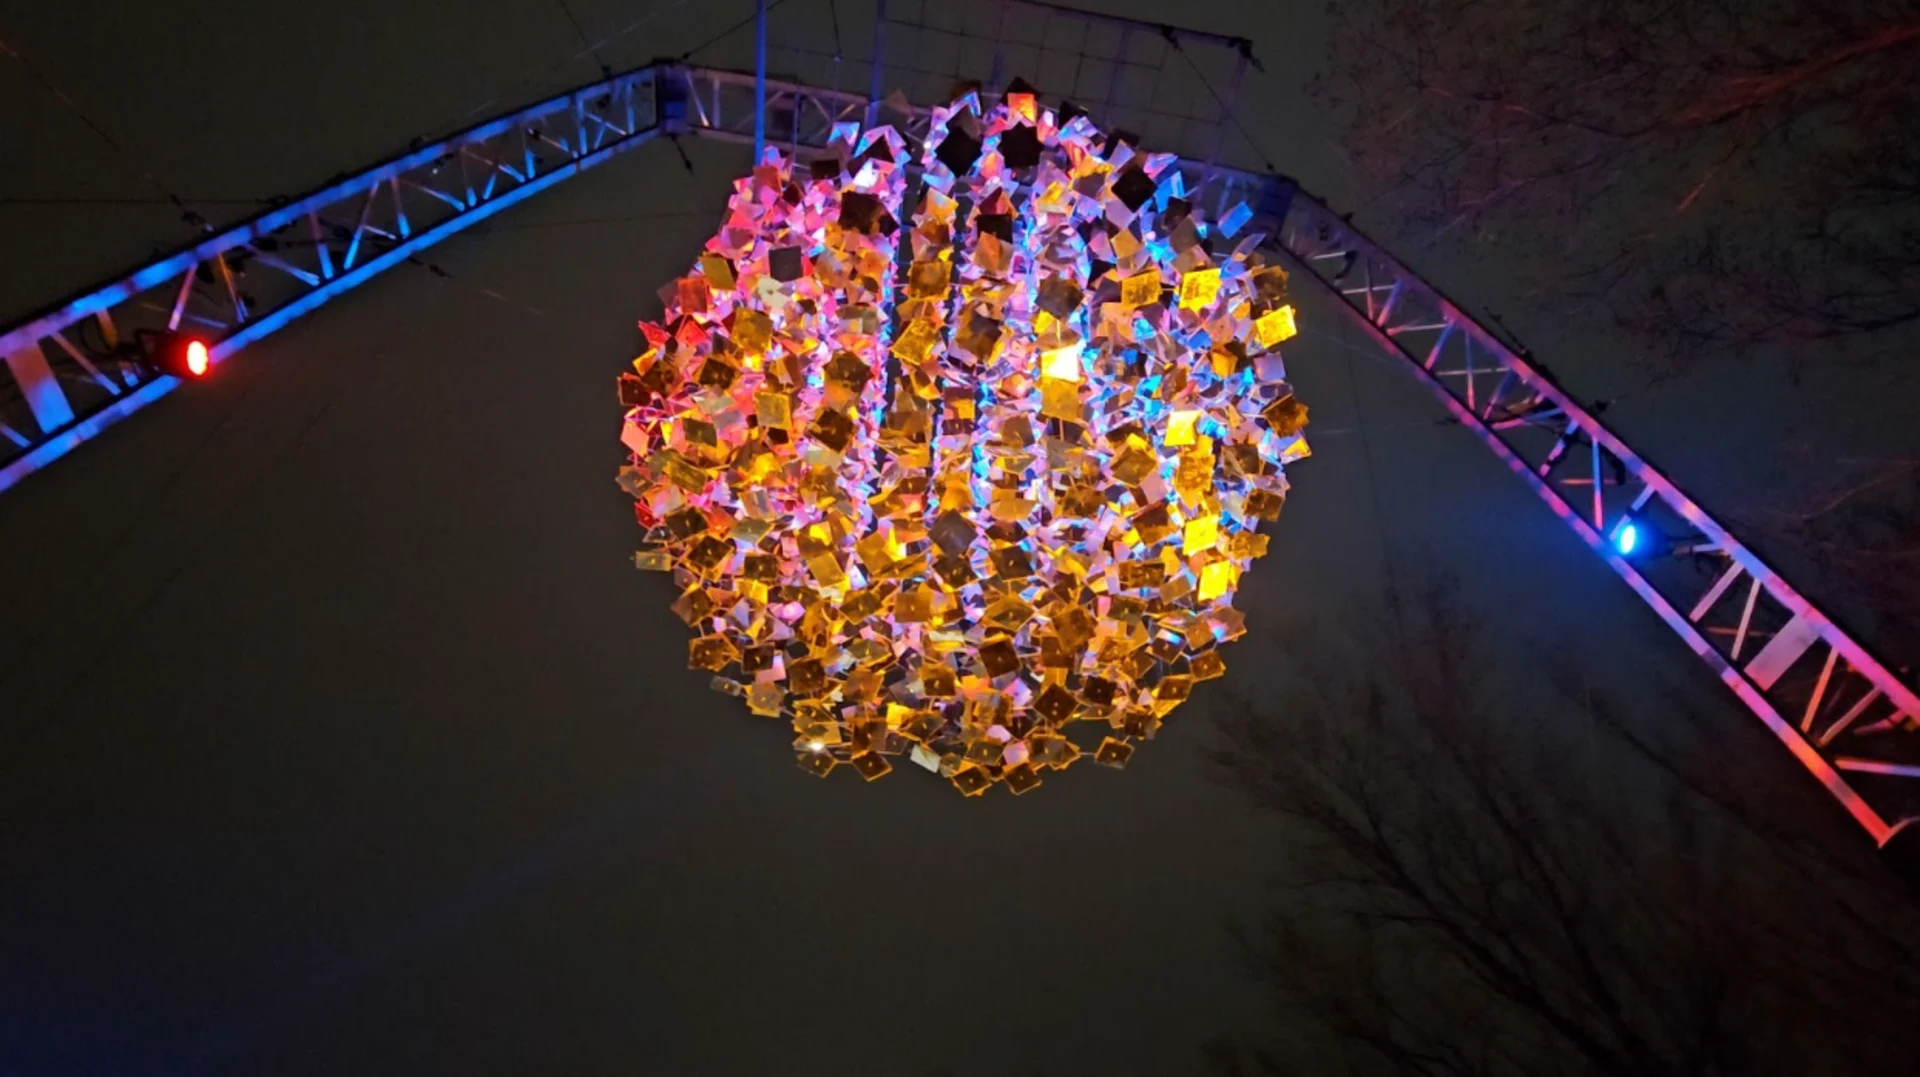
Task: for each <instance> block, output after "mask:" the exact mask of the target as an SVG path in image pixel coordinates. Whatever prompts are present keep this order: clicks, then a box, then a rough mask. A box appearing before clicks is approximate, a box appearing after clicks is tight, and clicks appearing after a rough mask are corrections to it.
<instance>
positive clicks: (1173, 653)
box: [619, 93, 1307, 795]
mask: <svg viewBox="0 0 1920 1077" xmlns="http://www.w3.org/2000/svg"><path fill="white" fill-rule="evenodd" d="M925 145H926V152H925V154H924V157H923V159H922V160H920V161H919V162H918V164H919V166H920V168H919V173H920V174H919V177H918V179H917V180H916V179H910V177H909V171H910V169H909V165H910V163H912V162H910V160H909V157H908V151H907V148H906V143H905V142H904V140H903V139H902V138H901V137H900V136H899V135H898V134H897V133H896V132H894V131H893V130H892V129H890V128H885V127H882V128H876V129H871V130H868V131H865V132H861V131H858V130H857V129H856V128H854V127H853V126H851V125H846V126H843V127H842V128H840V129H838V130H836V132H835V138H834V140H833V142H832V144H831V146H830V147H829V149H828V150H827V152H826V153H825V154H823V155H822V156H821V157H820V158H819V159H818V160H816V161H814V162H812V163H810V164H807V165H796V164H794V163H793V162H790V161H789V160H787V159H786V158H785V157H783V156H782V155H781V154H780V153H779V152H778V151H777V150H769V151H768V152H767V155H766V157H765V159H764V160H763V162H762V163H761V164H760V166H759V167H757V168H755V169H754V171H753V174H752V175H750V176H748V177H746V178H744V179H742V180H739V181H738V182H737V183H736V184H735V186H734V193H733V197H732V199H731V201H730V203H729V206H728V212H727V217H726V220H725V221H724V222H723V223H722V225H721V228H720V231H719V233H718V234H717V235H715V236H714V238H713V239H712V240H711V241H709V242H708V244H707V247H706V250H705V252H704V253H703V254H702V255H701V256H700V258H699V260H698V263H697V265H696V266H695V267H694V268H693V270H692V271H691V272H690V273H688V274H687V275H686V276H685V277H682V278H680V279H679V280H678V281H677V282H675V283H674V284H673V285H672V286H670V288H669V289H667V290H666V292H665V293H664V294H665V295H666V299H667V301H666V310H665V312H664V314H663V315H662V317H661V318H660V319H659V320H658V321H649V322H642V323H641V326H640V328H641V330H642V332H643V333H644V335H645V338H646V350H645V353H644V354H642V355H641V356H640V357H639V358H638V359H636V360H634V364H633V367H634V369H633V373H631V374H623V375H622V376H621V378H620V398H621V402H622V404H623V405H624V406H625V407H626V409H627V410H626V415H625V419H624V422H623V426H622V436H621V441H622V443H623V444H624V445H625V446H626V448H627V450H628V452H629V454H630V457H629V462H628V465H627V466H626V467H624V468H622V469H621V471H620V475H619V480H620V483H621V486H622V488H623V489H625V490H626V491H627V492H628V493H629V494H631V495H632V496H633V497H634V499H635V511H636V515H637V516H638V519H639V522H640V524H641V526H642V527H643V528H644V529H645V539H646V546H645V548H643V549H642V551H641V552H640V553H638V554H636V555H635V563H636V564H637V565H638V566H639V567H641V568H648V569H656V570H661V571H667V572H671V573H672V574H673V577H674V579H675V581H676V583H677V584H678V585H679V587H680V589H681V594H680V597H679V599H678V600H677V601H676V602H675V603H674V607H673V608H674V611H675V612H676V613H677V614H679V615H680V617H681V618H682V619H684V620H685V621H686V623H687V624H688V625H689V626H690V627H691V628H692V630H693V639H692V642H691V644H690V649H689V654H690V658H691V663H692V665H693V666H695V667H697V668H703V669H707V670H711V671H712V672H713V673H714V674H715V675H716V676H715V679H714V681H715V685H716V687H718V688H720V689H721V690H722V691H725V692H727V693H729V694H732V695H736V696H740V697H743V698H744V700H745V703H746V706H747V708H748V709H749V710H751V711H752V712H753V713H755V714H758V715H764V716H766V717H769V718H776V719H781V720H784V721H785V722H787V723H788V724H790V726H791V730H792V736H793V747H794V749H795V752H796V755H797V758H798V760H799V763H800V765H801V766H802V767H804V768H806V769H807V770H810V771H812V772H814V773H816V774H820V775H825V774H827V773H829V772H831V771H832V770H834V769H835V768H836V767H838V766H839V765H841V764H843V763H846V764H850V765H851V766H852V767H853V768H854V769H855V770H856V771H858V772H859V773H860V774H862V775H864V776H865V777H867V778H868V779H869V780H871V779H874V778H877V777H880V776H881V775H883V774H886V773H888V772H889V771H890V770H891V769H892V766H893V763H894V761H897V760H901V759H908V760H911V761H912V762H914V763H917V764H919V765H921V766H923V767H925V768H926V769H928V770H931V771H936V772H938V773H939V774H941V775H943V776H945V777H946V778H948V779H949V780H951V781H952V783H953V784H954V785H955V786H956V787H957V788H959V789H960V790H961V791H962V792H963V793H966V794H968V795H976V794H979V793H982V792H984V791H986V790H987V789H988V788H990V787H992V786H993V785H995V784H1004V785H1006V786H1007V787H1008V788H1009V789H1010V790H1012V791H1013V792H1014V793H1016V794H1017V793H1024V792H1026V791H1028V790H1030V789H1032V788H1034V787H1036V786H1038V785H1039V784H1040V783H1041V780H1042V777H1043V775H1044V773H1045V772H1046V771H1049V770H1056V769H1061V768H1064V767H1066V766H1068V765H1069V764H1071V763H1073V762H1074V761H1075V760H1077V759H1079V758H1082V757H1083V756H1086V755H1090V756H1092V757H1093V758H1094V759H1095V760H1096V761H1098V762H1101V763H1105V764H1108V765H1110V766H1116V767H1117V766H1122V765H1124V764H1125V763H1126V761H1127V759H1128V757H1129V756H1130V755H1131V754H1132V752H1133V750H1134V745H1135V744H1136V743H1137V742H1139V741H1141V740H1144V739H1147V738H1150V737H1152V736H1153V735H1154V733H1155V732H1156V731H1157V730H1158V728H1159V726H1160V724H1161V722H1162V720H1163V719H1164V718H1165V717H1166V716H1167V714H1168V713H1169V712H1170V711H1172V710H1173V709H1174V708H1175V707H1177V706H1178V705H1179V704H1180V703H1181V701H1183V700H1185V699H1186V698H1187V696H1188V694H1189V693H1190V692H1191V691H1192V690H1193V687H1194V685H1195V684H1196V683H1197V682H1200V681H1205V680H1209V679H1212V678H1215V677H1218V676H1220V675H1221V673H1222V672H1223V671H1224V670H1225V663H1224V662H1223V660H1222V658H1221V656H1220V650H1219V648H1220V645H1221V644H1223V643H1226V642H1227V641H1229V640H1232V639H1235V638H1236V637H1238V636H1239V635H1241V634H1242V632H1243V631H1244V626H1243V620H1242V617H1241V615H1240V614H1239V613H1238V612H1237V611H1236V610H1234V608H1233V605H1232V602H1233V596H1234V593H1235V590H1236V588H1237V587H1238V584H1239V580H1240V576H1241V574H1242V573H1243V572H1245V571H1246V569H1247V567H1248V566H1249V565H1250V564H1251V562H1252V561H1253V559H1255V558H1257V557H1259V556H1261V555H1263V554H1264V553H1265V552H1266V545H1267V540H1266V538H1265V537H1264V536H1262V535H1260V534H1258V532H1257V528H1258V524H1259V522H1260V521H1261V520H1271V519H1274V518H1275V517H1277V516H1278V514H1279V511H1280V506H1281V504H1282V502H1283V501H1284V499H1285V496H1286V491H1287V483H1286V477H1285V474H1284V471H1283V468H1284V466H1285V465H1286V464H1287V463H1289V462H1292V461H1293V460H1296V459H1299V458H1300V457H1302V456H1304V455H1306V451H1307V450H1306V445H1305V442H1304V441H1303V440H1302V439H1301V437H1300V433H1301V428H1302V427H1303V426H1304V425H1305V424H1306V417H1307V413H1306V408H1305V407H1304V406H1303V405H1301V404H1300V403H1298V402H1297V401H1296V400H1295V399H1294V396H1293V393H1292V391H1291V389H1290V388H1289V387H1288V385H1287V384H1286V382H1285V380H1284V369H1283V367H1282V365H1281V362H1280V357H1279V354H1278V352H1277V351H1276V348H1277V346H1278V345H1279V344H1280V343H1281V342H1283V341H1285V340H1286V339H1288V338H1290V337H1291V336H1293V334H1294V331H1295V330H1294V311H1293V307H1292V306H1291V305H1289V304H1288V303H1287V301H1286V277H1285V274H1284V273H1282V272H1281V271H1280V270H1279V269H1278V268H1276V267H1272V266H1268V265H1265V264H1264V263H1263V262H1262V260H1261V258H1260V256H1259V254H1258V253H1257V248H1258V247H1259V244H1260V237H1258V236H1251V235H1249V236H1237V237H1236V236H1235V235H1234V234H1233V233H1234V232H1235V231H1237V230H1238V229H1239V228H1240V227H1241V226H1243V225H1244V223H1245V217H1246V214H1244V213H1239V214H1230V215H1228V217H1227V220H1226V221H1225V222H1221V223H1214V224H1209V223H1208V222H1206V221H1204V220H1202V219H1201V216H1200V213H1199V211H1198V210H1196V209H1194V208H1193V207H1192V206H1191V205H1189V204H1188V203H1187V201H1186V200H1185V199H1183V198H1182V197H1181V195H1182V193H1183V189H1182V186H1181V179H1180V177H1179V175H1178V171H1177V167H1176V164H1177V162H1176V160H1175V159H1174V158H1173V157H1171V156H1167V155H1158V154H1141V153H1139V152H1137V151H1135V150H1134V149H1133V148H1132V147H1131V146H1130V145H1128V144H1127V143H1125V142H1123V141H1119V140H1113V139H1106V138H1103V137H1102V136H1101V134H1100V132H1099V131H1098V130H1097V129H1095V128H1094V126H1093V125H1092V124H1091V123H1090V122H1089V121H1088V120H1087V119H1086V118H1085V117H1077V118H1074V119H1072V120H1071V121H1069V122H1067V123H1065V124H1062V123H1060V122H1059V119H1058V117H1057V115H1056V114H1055V113H1054V112H1053V111H1051V110H1048V109H1045V108H1043V107H1041V106H1040V105H1039V104H1038V103H1037V102H1036V101H1035V100H1034V98H1033V97H1032V96H1030V95H1026V94H1017V93H1016V94H1009V95H1008V96H1007V99H1006V102H1005V103H1004V104H1001V105H999V106H996V107H994V108H992V109H991V110H983V109H982V108H981V105H980V103H979V99H978V97H977V96H974V95H969V96H968V97H966V98H963V99H961V100H960V101H958V102H955V103H954V104H953V105H952V106H950V107H948V108H946V109H941V110H937V111H936V112H935V115H934V122H933V126H932V129H931V132H930V134H929V136H928V138H927V139H926V143H925ZM910 189H912V190H914V191H915V192H916V193H915V194H914V195H913V201H912V205H911V207H910V211H909V206H908V201H909V196H908V191H909V190H910Z"/></svg>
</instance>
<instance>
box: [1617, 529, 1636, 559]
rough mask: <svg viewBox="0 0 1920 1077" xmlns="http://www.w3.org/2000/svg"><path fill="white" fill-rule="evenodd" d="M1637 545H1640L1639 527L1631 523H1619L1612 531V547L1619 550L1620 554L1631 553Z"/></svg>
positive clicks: (1625, 555) (1623, 555)
mask: <svg viewBox="0 0 1920 1077" xmlns="http://www.w3.org/2000/svg"><path fill="white" fill-rule="evenodd" d="M1638 545H1640V529H1639V528H1638V527H1636V526H1634V525H1633V524H1631V523H1625V524H1621V525H1620V526H1619V528H1618V529H1616V530H1615V531H1614V533H1613V548H1614V549H1616V550H1618V551H1620V556H1622V557H1627V556H1629V555H1631V554H1632V553H1633V550H1634V547H1636V546H1638Z"/></svg>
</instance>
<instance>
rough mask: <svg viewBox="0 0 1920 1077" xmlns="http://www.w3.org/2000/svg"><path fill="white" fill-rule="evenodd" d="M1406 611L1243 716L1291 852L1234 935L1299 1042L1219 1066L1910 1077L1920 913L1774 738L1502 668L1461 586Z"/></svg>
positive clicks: (1247, 1050)
mask: <svg viewBox="0 0 1920 1077" xmlns="http://www.w3.org/2000/svg"><path fill="white" fill-rule="evenodd" d="M1409 618H1410V619H1411V620H1412V621H1413V622H1415V623H1414V624H1411V625H1409V626H1408V628H1407V630H1406V631H1405V633H1404V634H1396V636H1395V637H1394V641H1391V642H1388V641H1383V642H1381V643H1380V644H1379V645H1378V646H1374V647H1370V648H1363V650H1362V651H1361V653H1359V654H1357V655H1348V656H1345V657H1344V658H1342V657H1341V656H1338V655H1334V654H1332V653H1330V650H1329V648H1327V647H1326V646H1324V645H1319V644H1315V643H1312V642H1309V641H1302V642H1301V644H1300V646H1299V648H1298V653H1300V655H1301V659H1300V662H1299V665H1300V668H1301V669H1303V670H1309V671H1311V672H1303V673H1302V674H1301V675H1300V676H1299V677H1298V678H1297V683H1294V684H1292V685H1290V686H1289V688H1288V690H1287V691H1284V692H1278V693H1271V694H1270V697H1271V698H1274V699H1278V700H1284V701H1285V702H1284V703H1276V704H1274V705H1271V706H1267V705H1254V704H1252V703H1244V704H1242V705H1241V706H1240V707H1239V708H1238V709H1237V711H1236V712H1235V713H1234V714H1233V715H1232V716H1231V717H1230V719H1229V720H1228V721H1227V722H1226V731H1227V739H1226V740H1225V741H1224V742H1223V743H1222V745H1221V746H1220V749H1219V750H1218V752H1217V753H1216V762H1217V764H1218V766H1219V772H1220V774H1221V775H1222V776H1223V777H1224V778H1225V779H1227V780H1229V781H1230V782H1232V783H1233V784H1234V785H1236V786H1238V787H1239V788H1241V789H1243V790H1245V791H1246V792H1247V793H1248V794H1250V796H1251V797H1252V799H1253V800H1254V802H1255V803H1256V804H1258V805H1259V806H1260V807H1261V808H1263V809H1266V810H1268V811H1271V812H1274V813H1276V814H1277V815H1278V816H1280V817H1281V818H1282V819H1284V820H1285V821H1286V822H1287V823H1288V824H1289V830H1290V833H1291V834H1292V835H1293V837H1294V839H1295V840H1293V841H1291V842H1290V843H1288V844H1287V846H1286V848H1287V853H1286V856H1285V862H1284V864H1283V865H1282V869H1281V871H1282V874H1281V876H1280V878H1279V881H1278V882H1277V884H1276V891H1275V893H1276V903H1275V905H1274V906H1273V908H1272V910H1271V913H1270V914H1269V915H1267V916H1266V917H1265V918H1264V919H1263V920H1262V921H1261V922H1259V923H1256V924H1253V925H1251V926H1249V927H1246V928H1245V929H1244V930H1243V931H1242V939H1243V941H1244V942H1245V944H1246V946H1247V952H1248V954H1249V956H1250V958H1251V961H1252V967H1253V969H1254V971H1255V973H1256V974H1257V975H1258V976H1260V977H1261V978H1262V979H1264V980H1265V981H1266V982H1268V983H1270V984H1271V985H1272V987H1273V989H1274V991H1275V993H1276V1001H1277V1002H1278V1003H1279V1007H1278V1010H1277V1017H1278V1019H1279V1020H1280V1021H1281V1022H1282V1023H1283V1024H1285V1025H1286V1026H1288V1027H1284V1028H1282V1029H1277V1030H1276V1032H1275V1034H1274V1035H1273V1036H1272V1037H1271V1039H1270V1041H1269V1042H1262V1043H1235V1042H1227V1041H1223V1042H1222V1043H1219V1044H1215V1045H1214V1050H1213V1054H1214V1062H1215V1063H1216V1065H1217V1067H1218V1068H1219V1069H1220V1070H1221V1071H1222V1072H1226V1073H1233V1074H1238V1075H1244V1074H1254V1073H1259V1074H1283V1073H1284V1074H1296V1073H1297V1074H1319V1073H1329V1072H1351V1073H1373V1072H1398V1073H1413V1074H1423V1075H1431V1077H1451V1075H1467V1074H1475V1075H1488V1077H1506V1075H1515V1077H1519V1075H1527V1077H1543V1075H1559V1074H1565V1075H1593V1074H1608V1075H1614V1074H1618V1075H1628V1074H1631V1075H1646V1077H1652V1075H1674V1077H1679V1075H1683V1074H1684V1075H1691V1077H1698V1075H1715V1077H1737V1075H1741V1077H1743V1075H1771V1074H1781V1075H1787V1074H1793V1075H1805V1074H1816V1073H1819V1074H1826V1073H1833V1074H1842V1073H1844V1074H1849V1075H1861V1077H1865V1075H1877V1074H1888V1075H1892V1074H1911V1073H1912V1072H1914V1070H1913V1066H1914V1064H1915V1060H1916V1059H1920V1027H1916V1024H1917V1023H1916V1022H1915V1021H1914V1020H1913V1014H1914V1013H1915V1012H1917V1010H1916V1008H1917V1007H1920V961H1916V958H1920V915H1917V914H1916V911H1915V908H1914V906H1913V904H1912V903H1911V895H1910V894H1908V893H1907V892H1905V891H1904V890H1902V889H1901V888H1899V887H1898V886H1897V885H1895V884H1894V883H1893V881H1892V880H1891V879H1890V878H1888V877H1887V876H1886V874H1885V873H1884V871H1883V869H1882V868H1881V866H1880V865H1879V864H1878V863H1876V862H1875V861H1874V860H1873V857H1872V854H1871V853H1870V852H1868V851H1867V850H1866V848H1865V846H1866V843H1865V842H1864V841H1862V840H1861V839H1860V837H1859V835H1857V834H1855V833H1852V832H1850V831H1849V830H1848V829H1847V828H1846V825H1845V824H1844V822H1843V821H1841V820H1840V819H1838V818H1837V815H1838V813H1837V812H1835V811H1834V810H1833V809H1832V806H1831V805H1827V804H1824V803H1822V802H1821V801H1819V800H1818V798H1817V797H1815V796H1811V795H1807V794H1809V790H1810V787H1809V786H1808V785H1807V784H1806V783H1805V780H1804V778H1802V777H1801V776H1800V775H1799V772H1798V771H1797V770H1796V769H1795V768H1793V767H1792V765H1791V763H1790V761H1789V760H1788V759H1787V758H1786V757H1785V755H1784V753H1782V752H1780V751H1779V750H1778V749H1777V747H1776V746H1775V745H1774V743H1773V742H1772V740H1771V738H1770V737H1767V736H1766V735H1765V734H1764V733H1763V732H1761V731H1758V730H1749V729H1746V728H1744V727H1733V726H1734V723H1737V722H1738V721H1739V719H1737V718H1734V717H1732V716H1730V715H1725V714H1722V715H1714V716H1712V717H1711V718H1708V717H1702V716H1697V715H1695V714H1692V713H1689V712H1688V711H1687V710H1686V709H1685V708H1684V705H1683V704H1678V703H1676V704H1673V705H1672V706H1670V707H1667V708H1663V709H1662V710H1661V712H1659V713H1649V712H1646V711H1644V710H1640V711H1636V712H1634V714H1633V715H1632V720H1631V721H1628V720H1626V719H1625V718H1624V717H1623V716H1622V715H1619V714H1616V713H1614V711H1613V710H1612V709H1611V708H1610V705H1609V704H1608V703H1607V702H1606V700H1605V698H1604V697H1603V696H1599V695H1595V694H1593V693H1590V692H1588V691H1587V690H1586V689H1585V687H1584V686H1581V685H1579V684H1577V683H1573V682H1564V683H1561V684H1559V685H1557V686H1556V685H1551V684H1547V683H1545V681H1546V680H1547V679H1546V678H1540V677H1537V676H1536V677H1534V678H1533V679H1532V680H1529V679H1527V678H1526V677H1524V676H1516V675H1514V674H1513V673H1512V672H1510V671H1509V672H1502V673H1499V675H1496V670H1495V669H1494V668H1493V667H1492V666H1490V665H1489V663H1488V662H1487V661H1486V660H1485V656H1484V655H1483V653H1482V652H1481V650H1480V647H1479V643H1478V636H1477V633H1476V632H1475V631H1474V629H1473V626H1472V625H1471V624H1470V623H1469V622H1468V621H1467V620H1466V619H1465V618H1463V617H1462V616H1461V615H1460V614H1459V613H1458V612H1457V610H1456V608H1455V606H1454V605H1453V604H1452V603H1451V602H1450V601H1448V600H1447V599H1446V597H1445V595H1444V592H1441V593H1438V594H1436V595H1433V596H1429V597H1428V598H1426V599H1424V600H1422V601H1420V602H1417V603H1414V604H1413V608H1412V609H1411V610H1410V611H1409ZM1511 665H1512V663H1509V666H1511ZM1342 669H1346V670H1351V671H1354V672H1353V675H1352V676H1348V677H1343V676H1342V675H1341V673H1340V672H1339V671H1340V670H1342ZM1730 727H1732V728H1730ZM1649 729H1654V730H1660V731H1662V735H1661V736H1653V735H1650V734H1649V733H1648V732H1647V731H1648V730H1649ZM1681 730H1685V731H1686V732H1688V733H1689V734H1690V735H1692V736H1693V738H1694V739H1693V741H1692V747H1691V748H1690V749H1689V748H1686V747H1683V746H1677V745H1676V744H1675V743H1673V741H1674V740H1675V739H1676V738H1674V737H1671V736H1667V735H1666V734H1673V733H1676V732H1678V731H1681ZM1743 733H1751V734H1752V735H1751V736H1740V735H1736V734H1743ZM1856 853H1857V854H1859V855H1858V856H1856V855H1854V854H1856ZM1296 1026H1297V1027H1296ZM1330 1059H1337V1060H1338V1064H1337V1067H1336V1065H1335V1064H1334V1063H1333V1062H1331V1061H1330Z"/></svg>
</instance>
